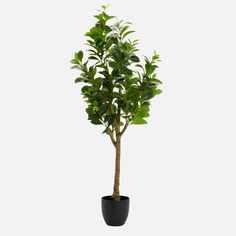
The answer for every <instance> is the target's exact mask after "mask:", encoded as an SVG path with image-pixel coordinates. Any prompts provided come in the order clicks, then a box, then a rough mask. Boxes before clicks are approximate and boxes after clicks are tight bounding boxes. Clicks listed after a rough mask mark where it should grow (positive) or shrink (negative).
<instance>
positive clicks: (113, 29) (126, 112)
mask: <svg viewBox="0 0 236 236" xmlns="http://www.w3.org/2000/svg"><path fill="white" fill-rule="evenodd" d="M102 9H103V10H102V11H101V12H100V13H99V14H98V15H95V18H96V19H97V22H96V24H95V25H94V26H93V27H92V28H91V29H90V30H89V31H88V32H87V33H86V34H85V36H86V37H87V42H86V45H88V47H89V49H88V50H87V52H88V57H87V58H86V59H85V57H84V53H83V51H79V52H76V53H75V54H74V58H73V59H72V61H71V62H72V64H73V66H72V68H74V69H79V70H80V71H81V73H80V75H79V77H78V78H76V79H75V83H83V87H82V89H81V92H82V94H83V98H84V99H85V101H86V103H87V104H88V106H87V108H86V112H87V113H88V119H89V120H90V121H91V123H92V124H95V125H104V126H105V130H104V131H103V132H104V133H107V134H110V133H111V132H113V130H114V129H115V128H114V127H115V124H116V122H117V121H119V125H120V126H123V125H125V128H127V126H128V125H129V124H146V123H147V121H146V118H147V117H148V116H149V106H150V100H151V99H152V98H154V97H155V96H156V95H158V94H160V93H161V90H160V89H159V85H160V84H161V83H162V82H161V81H160V80H159V79H157V76H156V70H157V68H158V66H157V62H159V61H160V58H159V55H158V54H157V53H156V52H154V55H153V56H152V57H151V59H148V58H147V57H146V56H144V58H143V59H144V63H143V65H142V63H141V62H140V58H139V57H138V56H137V51H138V49H137V47H136V46H137V44H138V40H130V39H129V38H128V36H129V35H130V34H132V33H133V32H134V31H133V30H132V29H131V23H130V22H125V21H123V20H118V19H117V18H116V17H114V16H110V15H108V14H107V13H106V6H102ZM111 19H113V20H116V21H115V22H114V23H113V24H109V23H108V22H110V21H111ZM113 20H112V21H113ZM125 128H124V129H125ZM124 129H123V131H125V130H124Z"/></svg>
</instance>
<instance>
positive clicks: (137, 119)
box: [131, 103, 149, 124]
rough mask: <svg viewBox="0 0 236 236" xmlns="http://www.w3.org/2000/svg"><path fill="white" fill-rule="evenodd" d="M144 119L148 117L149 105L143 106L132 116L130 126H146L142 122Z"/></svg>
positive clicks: (144, 121)
mask: <svg viewBox="0 0 236 236" xmlns="http://www.w3.org/2000/svg"><path fill="white" fill-rule="evenodd" d="M145 117H149V104H148V103H146V104H143V105H142V106H141V107H140V108H139V109H138V111H137V113H136V114H135V115H134V117H133V119H132V123H131V124H147V121H146V120H144V118H145Z"/></svg>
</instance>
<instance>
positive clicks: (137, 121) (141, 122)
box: [131, 117, 147, 125]
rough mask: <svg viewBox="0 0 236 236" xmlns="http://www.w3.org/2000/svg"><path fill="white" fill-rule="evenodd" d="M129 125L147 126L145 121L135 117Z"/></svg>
mask: <svg viewBox="0 0 236 236" xmlns="http://www.w3.org/2000/svg"><path fill="white" fill-rule="evenodd" d="M131 124H134V125H144V124H147V121H146V120H144V119H143V118H141V117H136V118H134V119H133V121H132V122H131Z"/></svg>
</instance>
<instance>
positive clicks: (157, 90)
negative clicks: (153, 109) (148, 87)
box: [154, 89, 162, 95]
mask: <svg viewBox="0 0 236 236" xmlns="http://www.w3.org/2000/svg"><path fill="white" fill-rule="evenodd" d="M160 93H162V90H160V89H156V90H155V91H154V94H155V95H158V94H160Z"/></svg>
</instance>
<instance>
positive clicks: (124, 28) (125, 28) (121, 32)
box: [120, 25, 129, 35]
mask: <svg viewBox="0 0 236 236" xmlns="http://www.w3.org/2000/svg"><path fill="white" fill-rule="evenodd" d="M128 28H129V26H128V25H126V26H124V27H123V28H122V29H121V31H120V35H122V34H123V33H124V32H125V31H126V30H127V29H128Z"/></svg>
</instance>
